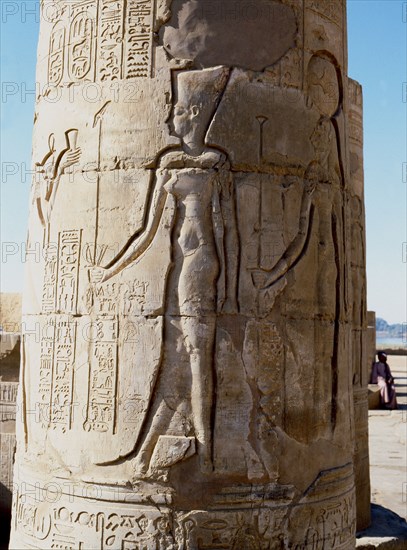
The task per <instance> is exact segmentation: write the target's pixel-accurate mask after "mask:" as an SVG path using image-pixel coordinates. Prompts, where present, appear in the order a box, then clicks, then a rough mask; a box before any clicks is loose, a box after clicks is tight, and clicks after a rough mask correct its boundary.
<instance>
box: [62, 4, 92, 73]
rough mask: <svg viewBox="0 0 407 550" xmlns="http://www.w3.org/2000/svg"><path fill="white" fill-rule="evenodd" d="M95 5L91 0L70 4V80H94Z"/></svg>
mask: <svg viewBox="0 0 407 550" xmlns="http://www.w3.org/2000/svg"><path fill="white" fill-rule="evenodd" d="M95 8H96V6H95V3H94V2H93V1H92V0H91V1H89V0H86V1H84V2H78V3H77V4H73V5H72V16H71V17H72V22H71V25H70V29H69V49H68V51H69V53H68V70H69V78H70V79H71V80H83V79H85V78H86V77H88V79H89V80H92V81H93V80H94V78H95V74H94V72H95V71H94V69H95V50H96V44H95V25H96V9H95Z"/></svg>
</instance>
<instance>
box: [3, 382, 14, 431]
mask: <svg viewBox="0 0 407 550" xmlns="http://www.w3.org/2000/svg"><path fill="white" fill-rule="evenodd" d="M17 388H18V382H0V422H5V421H7V420H15V419H16V399H17Z"/></svg>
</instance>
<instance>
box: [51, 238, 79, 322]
mask: <svg viewBox="0 0 407 550" xmlns="http://www.w3.org/2000/svg"><path fill="white" fill-rule="evenodd" d="M81 236H82V231H81V230H77V229H75V230H72V231H61V232H60V233H59V235H58V247H57V246H55V243H51V244H49V245H48V247H47V249H46V251H45V267H44V283H43V292H42V311H43V313H53V312H55V311H58V312H61V313H76V306H77V299H78V275H79V259H80V249H81Z"/></svg>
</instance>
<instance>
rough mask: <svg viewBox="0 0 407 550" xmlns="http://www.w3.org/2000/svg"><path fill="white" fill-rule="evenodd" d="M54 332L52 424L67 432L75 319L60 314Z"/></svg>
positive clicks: (70, 407)
mask: <svg viewBox="0 0 407 550" xmlns="http://www.w3.org/2000/svg"><path fill="white" fill-rule="evenodd" d="M54 334H55V341H54V361H53V376H52V390H51V392H52V393H51V395H52V408H51V426H52V428H54V429H56V428H59V429H61V430H62V432H65V431H66V430H69V429H71V427H72V426H71V423H72V418H71V417H72V404H73V378H74V365H75V342H76V323H75V321H74V320H73V319H72V318H70V317H69V316H60V315H58V316H57V318H56V320H55V332H54Z"/></svg>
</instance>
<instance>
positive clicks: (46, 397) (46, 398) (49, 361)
mask: <svg viewBox="0 0 407 550" xmlns="http://www.w3.org/2000/svg"><path fill="white" fill-rule="evenodd" d="M54 341H55V320H54V319H53V318H52V319H50V320H49V321H48V322H47V324H46V325H45V327H44V329H43V331H42V338H41V352H40V373H39V375H40V380H39V389H38V394H39V400H40V401H39V407H40V422H41V424H42V426H43V427H47V426H48V425H49V420H50V417H51V389H52V371H53V362H54Z"/></svg>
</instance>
